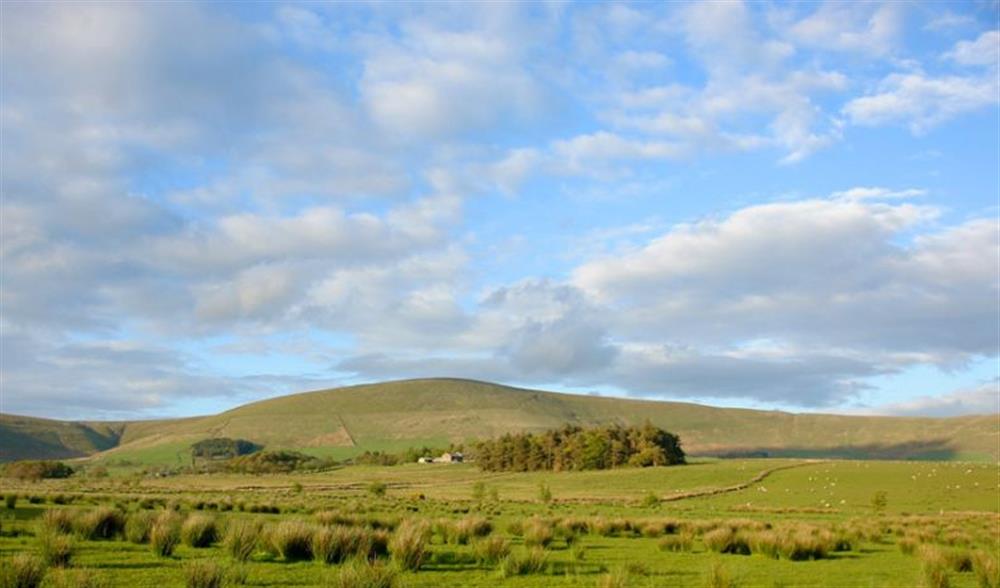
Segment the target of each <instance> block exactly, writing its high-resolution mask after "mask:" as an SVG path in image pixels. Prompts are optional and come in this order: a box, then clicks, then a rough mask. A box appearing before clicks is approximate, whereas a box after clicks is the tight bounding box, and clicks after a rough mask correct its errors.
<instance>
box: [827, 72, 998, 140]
mask: <svg viewBox="0 0 1000 588" xmlns="http://www.w3.org/2000/svg"><path fill="white" fill-rule="evenodd" d="M995 104H997V81H996V76H994V75H986V76H976V77H971V76H944V77H931V76H927V75H925V74H922V73H894V74H890V75H888V76H886V77H885V78H884V79H883V80H882V81H881V82H879V85H878V88H877V89H876V90H875V91H874V92H873V93H871V94H869V95H867V96H862V97H860V98H855V99H853V100H851V101H850V102H848V103H847V105H846V106H844V114H845V115H846V116H847V117H848V118H849V119H850V120H851V122H853V123H855V124H858V125H866V126H874V125H882V124H888V123H896V122H902V123H906V124H907V125H908V126H909V128H910V130H911V131H912V132H913V133H914V134H920V133H924V132H926V131H928V130H929V129H931V128H933V127H935V126H937V125H939V124H941V123H943V122H945V121H948V120H950V119H952V118H955V117H957V116H960V115H963V114H966V113H969V112H974V111H976V110H980V109H982V108H985V107H987V106H990V105H995Z"/></svg>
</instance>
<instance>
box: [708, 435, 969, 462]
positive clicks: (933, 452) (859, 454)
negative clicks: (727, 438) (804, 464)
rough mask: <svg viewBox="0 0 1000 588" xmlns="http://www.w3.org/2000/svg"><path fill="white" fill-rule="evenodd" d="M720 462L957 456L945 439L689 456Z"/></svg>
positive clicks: (737, 449) (943, 458) (739, 450)
mask: <svg viewBox="0 0 1000 588" xmlns="http://www.w3.org/2000/svg"><path fill="white" fill-rule="evenodd" d="M694 455H698V456H705V457H721V458H755V457H756V458H761V457H799V458H814V459H892V460H910V461H947V460H951V459H955V457H956V456H957V455H958V452H957V451H956V450H955V448H954V447H952V446H951V445H950V442H949V440H948V439H943V438H942V439H925V440H920V441H907V442H904V443H869V444H865V445H837V446H833V447H794V446H792V447H732V448H728V449H722V450H717V451H710V452H706V453H698V454H692V456H694Z"/></svg>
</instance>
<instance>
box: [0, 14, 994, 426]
mask: <svg viewBox="0 0 1000 588" xmlns="http://www.w3.org/2000/svg"><path fill="white" fill-rule="evenodd" d="M0 7H2V19H0V22H2V31H0V33H2V41H0V43H2V46H0V48H2V57H0V59H2V63H0V66H2V72H0V75H2V79H0V86H2V88H0V89H2V96H3V100H2V106H0V125H2V140H0V143H2V163H0V168H2V192H3V203H2V219H0V229H2V231H0V261H2V268H0V269H2V280H0V295H2V318H0V327H2V370H0V374H2V382H0V384H2V406H0V408H2V410H3V411H4V412H13V413H21V414H32V415H39V416H51V417H60V418H144V417H152V416H161V415H188V414H199V413H205V412H214V411H217V410H221V409H224V408H229V407H232V406H235V405H237V404H240V403H243V402H246V401H249V400H253V399H259V398H264V397H268V396H274V395H278V394H284V393H288V392H294V391H302V390H307V389H316V388H322V387H329V386H336V385H343V384H351V383H358V382H368V381H377V380H385V379H395V378H404V377H415V376H460V377H470V378H477V379H484V380H492V381H498V382H504V383H508V384H515V385H525V386H535V387H541V388H547V389H554V390H561V391H579V392H590V393H601V394H609V395H619V396H634V397H651V398H664V399H677V400H687V401H696V402H706V403H712V404H716V405H726V406H748V407H766V408H778V409H785V410H796V411H824V412H845V413H858V412H873V413H894V414H936V415H944V414H962V413H970V412H989V411H995V410H997V393H998V326H1000V311H998V295H1000V288H998V282H1000V223H998V212H1000V208H998V194H1000V175H998V174H1000V171H998V158H1000V149H998V142H1000V132H998V124H1000V119H998V95H1000V86H998V57H1000V33H998V31H997V26H998V8H997V4H996V3H995V2H964V3H954V2H948V3H937V4H936V3H930V2H919V3H912V4H907V3H901V2H887V3H883V4H880V3H865V2H852V3H844V2H828V3H796V4H781V3H753V4H740V3H738V2H718V3H700V4H691V5H685V4H678V3H643V4H624V3H622V4H619V3H609V4H597V3H581V4H572V3H563V2H551V3H545V2H532V3H516V4H505V3H499V2H490V3H479V4H471V3H455V4H449V3H434V4H422V5H414V4H408V3H378V2H376V3H360V2H359V3H345V4H318V3H306V4H295V3H288V4H285V3H254V4H249V3H248V4H245V5H244V4H240V3H211V4H208V3H206V4H197V3H191V4H188V3H183V2H146V3H113V4H99V3H87V2H73V3H69V4H54V3H53V4H49V3H39V2H31V3H23V4H22V3H17V2H4V3H3V4H2V5H0Z"/></svg>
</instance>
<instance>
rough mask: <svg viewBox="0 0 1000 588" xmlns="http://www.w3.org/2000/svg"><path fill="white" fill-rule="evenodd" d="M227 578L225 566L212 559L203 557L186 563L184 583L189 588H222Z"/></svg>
mask: <svg viewBox="0 0 1000 588" xmlns="http://www.w3.org/2000/svg"><path fill="white" fill-rule="evenodd" d="M225 580H226V570H225V568H223V567H222V566H221V565H219V564H218V563H216V562H214V561H212V560H207V559H201V560H195V561H190V562H188V563H186V564H184V585H185V586H187V588H222V585H223V582H225Z"/></svg>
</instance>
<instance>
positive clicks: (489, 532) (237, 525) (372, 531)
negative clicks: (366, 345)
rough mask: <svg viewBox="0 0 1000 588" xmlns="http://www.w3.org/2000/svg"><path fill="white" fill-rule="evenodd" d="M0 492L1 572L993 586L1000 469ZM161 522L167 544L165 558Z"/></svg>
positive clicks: (93, 482)
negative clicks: (0, 503)
mask: <svg viewBox="0 0 1000 588" xmlns="http://www.w3.org/2000/svg"><path fill="white" fill-rule="evenodd" d="M755 480H756V481H755ZM2 492H3V494H4V495H5V497H6V496H16V498H15V499H13V500H12V501H8V502H7V505H8V506H12V508H3V509H0V523H2V527H0V560H2V561H3V566H4V570H3V573H2V574H0V576H3V577H5V578H7V577H9V576H10V575H11V574H12V573H13V572H15V571H17V570H15V567H17V566H24V565H26V561H24V560H25V557H26V556H31V557H41V556H44V557H46V558H48V559H49V562H50V564H52V565H49V566H48V569H47V572H46V574H45V580H44V583H43V584H42V585H43V586H88V585H90V586H121V587H126V586H128V587H131V586H149V587H156V588H163V587H170V586H185V585H188V586H215V585H229V586H231V585H246V586H274V587H277V586H343V587H345V588H347V587H350V586H373V587H374V586H407V587H414V588H415V587H422V586H426V587H432V586H483V587H486V586H512V587H516V586H534V587H543V586H594V587H607V588H615V587H624V586H636V587H650V588H652V587H670V586H676V587H690V588H700V587H708V586H712V587H724V586H741V587H757V586H760V587H767V588H774V587H777V586H788V587H790V586H806V585H808V586H818V587H830V588H841V587H848V586H858V587H864V588H871V587H917V586H929V587H936V588H940V587H942V586H952V587H959V588H962V587H969V588H972V587H984V588H989V587H996V586H997V583H998V572H997V550H998V545H1000V469H998V467H997V466H995V465H987V464H981V463H976V464H972V463H962V462H888V461H882V462H879V461H807V460H793V459H783V460H777V459H760V460H753V459H746V460H695V461H694V462H693V463H692V464H690V465H687V466H681V467H669V468H644V469H637V468H626V469H620V470H611V471H589V472H566V473H547V472H546V473H540V472H532V473H506V472H505V473H485V472H480V471H479V470H478V469H476V468H475V467H473V466H471V465H417V464H413V465H403V466H394V467H375V466H348V467H342V468H338V469H334V470H331V471H326V472H322V473H313V474H299V475H261V476H240V475H227V474H214V475H185V476H174V477H164V478H157V477H146V476H141V475H139V474H137V473H135V472H132V471H129V470H127V469H123V470H121V471H115V470H112V471H111V475H110V476H108V477H105V478H79V479H78V478H69V479H65V480H45V481H40V482H33V483H29V482H17V481H13V480H4V481H3V487H2ZM12 503H13V504H12ZM154 529H159V531H162V533H163V536H162V537H161V536H157V538H153V537H152V536H153V535H156V533H157V531H154ZM143 530H145V532H143ZM171 533H173V534H175V535H176V537H174V538H175V539H176V541H177V545H176V547H174V548H173V549H172V550H170V551H169V553H167V554H164V553H163V550H162V549H161V548H160V545H161V542H162V541H163V537H167V539H168V543H169V536H170V534H171ZM241 533H243V535H241ZM241 537H242V550H240V549H238V547H240V545H241V543H240V541H241V539H240V538H241ZM157 551H159V552H160V553H157ZM238 552H240V553H242V554H243V555H237V553H238ZM15 557H19V558H20V560H19V561H18V562H16V566H15V564H14V558H15ZM244 559H245V561H241V560H244ZM372 562H374V563H372ZM18 569H20V568H18ZM22 571H23V570H22ZM219 574H221V576H219V577H216V576H217V575H219ZM375 576H379V577H378V578H376V577H375ZM220 578H221V580H220V581H222V582H223V583H222V584H215V583H213V581H214V580H217V579H220ZM5 581H7V580H5ZM379 582H382V583H379ZM5 585H7V584H5ZM10 585H13V584H10Z"/></svg>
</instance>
